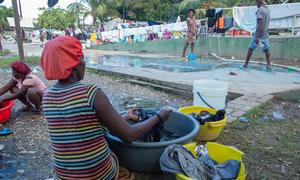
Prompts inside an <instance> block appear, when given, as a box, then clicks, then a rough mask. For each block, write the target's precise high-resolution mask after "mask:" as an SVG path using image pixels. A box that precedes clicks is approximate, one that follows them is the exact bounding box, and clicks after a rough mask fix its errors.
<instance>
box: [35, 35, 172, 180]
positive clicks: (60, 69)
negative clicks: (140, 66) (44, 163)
mask: <svg viewBox="0 0 300 180" xmlns="http://www.w3.org/2000/svg"><path fill="white" fill-rule="evenodd" d="M40 65H41V67H42V69H43V70H44V73H45V77H46V78H47V79H48V80H58V81H57V83H56V84H55V85H54V86H53V87H50V88H49V89H47V91H46V92H45V94H44V97H43V110H44V115H45V118H46V120H47V122H48V128H49V136H50V140H51V143H52V152H53V159H54V176H55V178H54V179H116V178H118V168H119V166H118V160H117V158H116V157H115V155H113V153H112V151H111V150H110V148H109V146H108V144H107V141H106V140H105V135H106V133H107V129H109V130H110V131H111V132H112V133H113V134H115V135H117V136H118V137H120V139H122V140H123V141H124V142H127V143H130V142H132V141H133V140H135V139H137V138H138V137H140V136H142V135H144V134H145V133H147V132H148V131H150V130H151V129H152V128H153V127H154V126H155V125H156V124H157V123H159V122H160V121H165V120H167V119H168V117H169V115H170V113H171V111H168V110H160V112H158V113H157V115H156V116H153V117H152V118H150V119H148V120H146V121H144V122H141V123H138V124H135V125H132V126H131V125H129V124H128V123H127V121H126V120H127V119H137V117H136V115H134V110H130V111H129V113H128V114H127V115H126V117H122V116H120V115H119V114H118V112H117V111H116V110H115V109H114V108H113V107H112V105H111V103H110V101H109V99H108V98H107V96H106V95H105V93H104V92H103V91H102V90H101V89H100V88H99V87H97V86H95V85H87V84H83V83H82V82H80V81H81V80H83V78H84V72H85V62H84V56H83V52H82V47H81V43H80V42H79V41H78V40H77V39H76V38H73V37H67V36H65V37H58V38H56V39H54V40H51V41H49V42H48V43H47V44H46V45H45V49H44V51H43V54H42V58H41V62H40Z"/></svg>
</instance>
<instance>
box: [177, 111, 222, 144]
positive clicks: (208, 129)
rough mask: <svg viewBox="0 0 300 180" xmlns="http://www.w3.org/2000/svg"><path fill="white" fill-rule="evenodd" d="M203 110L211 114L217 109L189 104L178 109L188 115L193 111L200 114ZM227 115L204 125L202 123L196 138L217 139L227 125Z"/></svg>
mask: <svg viewBox="0 0 300 180" xmlns="http://www.w3.org/2000/svg"><path fill="white" fill-rule="evenodd" d="M201 111H207V112H209V113H211V114H216V113H217V110H215V109H211V108H206V107H200V106H189V107H183V108H180V109H179V110H178V112H181V113H184V114H186V115H190V114H192V113H196V114H199V113H200V112H201ZM226 122H227V117H226V116H225V118H224V119H223V120H221V121H216V122H207V123H205V124H204V125H200V129H199V132H198V134H197V135H196V136H195V138H194V140H196V141H212V140H215V139H217V138H218V137H219V136H220V134H221V132H222V130H223V128H224V127H225V126H226Z"/></svg>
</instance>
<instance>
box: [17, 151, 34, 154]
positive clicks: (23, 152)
mask: <svg viewBox="0 0 300 180" xmlns="http://www.w3.org/2000/svg"><path fill="white" fill-rule="evenodd" d="M34 153H35V151H21V152H20V154H34Z"/></svg>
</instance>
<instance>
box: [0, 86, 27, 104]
mask: <svg viewBox="0 0 300 180" xmlns="http://www.w3.org/2000/svg"><path fill="white" fill-rule="evenodd" d="M30 87H31V86H25V85H23V86H22V87H21V89H19V90H18V91H17V92H16V93H14V94H11V95H8V96H6V97H4V98H2V99H1V100H0V102H3V101H10V100H14V99H17V98H19V97H21V96H25V95H26V94H27V91H28V89H29V88H30Z"/></svg>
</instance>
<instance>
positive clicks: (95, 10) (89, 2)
mask: <svg viewBox="0 0 300 180" xmlns="http://www.w3.org/2000/svg"><path fill="white" fill-rule="evenodd" d="M121 4H122V0H80V1H79V2H75V3H71V4H69V6H68V7H67V8H68V9H69V10H70V11H71V12H78V11H79V14H81V15H83V17H84V19H85V18H86V17H87V16H88V15H91V16H92V17H93V24H95V23H96V20H97V18H99V19H104V17H105V16H113V17H114V16H118V15H119V12H118V11H117V7H119V6H121Z"/></svg>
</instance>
